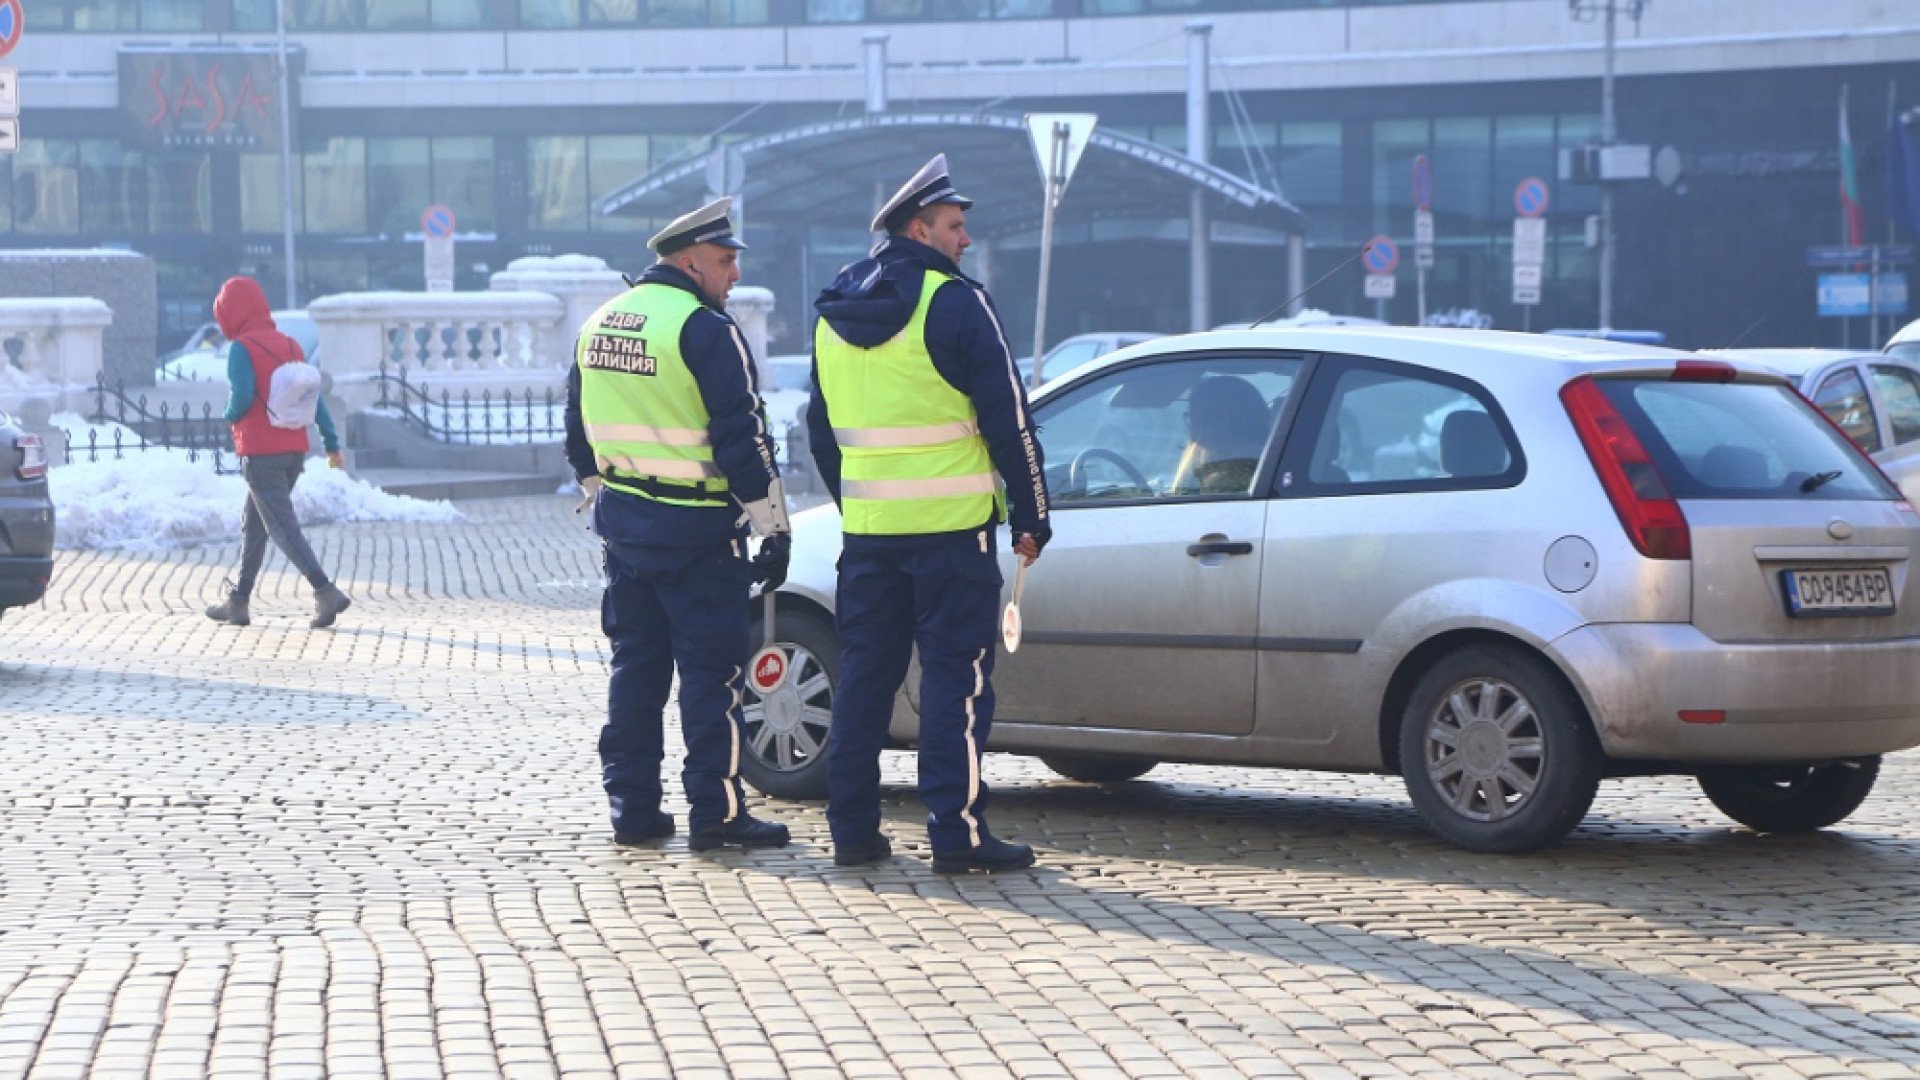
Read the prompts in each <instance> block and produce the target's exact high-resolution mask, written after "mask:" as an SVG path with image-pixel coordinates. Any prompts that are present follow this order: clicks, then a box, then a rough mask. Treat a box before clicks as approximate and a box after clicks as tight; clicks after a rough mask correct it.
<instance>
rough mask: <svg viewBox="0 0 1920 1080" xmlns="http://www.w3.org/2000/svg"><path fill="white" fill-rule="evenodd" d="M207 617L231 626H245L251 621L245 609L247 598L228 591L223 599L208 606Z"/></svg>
mask: <svg viewBox="0 0 1920 1080" xmlns="http://www.w3.org/2000/svg"><path fill="white" fill-rule="evenodd" d="M207 618H209V619H212V620H213V621H214V622H223V623H228V624H230V625H233V626H245V625H247V624H248V623H250V622H252V621H253V620H252V618H251V617H250V613H249V612H248V611H247V598H246V597H244V596H241V595H240V594H239V593H237V592H234V593H228V594H227V598H226V599H225V600H222V601H220V602H219V603H217V604H215V605H213V606H212V607H210V608H208V609H207Z"/></svg>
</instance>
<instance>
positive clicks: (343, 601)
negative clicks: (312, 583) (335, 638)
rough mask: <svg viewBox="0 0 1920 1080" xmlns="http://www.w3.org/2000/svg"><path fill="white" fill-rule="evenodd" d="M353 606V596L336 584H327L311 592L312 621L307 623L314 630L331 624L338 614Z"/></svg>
mask: <svg viewBox="0 0 1920 1080" xmlns="http://www.w3.org/2000/svg"><path fill="white" fill-rule="evenodd" d="M352 606H353V598H352V597H350V596H348V595H347V594H346V593H343V592H341V591H340V587H339V586H338V585H329V586H327V587H326V588H324V589H320V590H317V591H315V592H314V594H313V621H312V622H309V623H308V624H307V625H308V626H311V627H313V628H314V629H315V630H319V629H323V628H325V627H328V626H332V625H333V620H334V619H335V618H337V617H338V616H339V614H340V613H341V612H343V611H345V610H347V609H348V608H350V607H352Z"/></svg>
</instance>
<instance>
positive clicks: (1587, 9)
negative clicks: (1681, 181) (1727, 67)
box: [1567, 0, 1647, 333]
mask: <svg viewBox="0 0 1920 1080" xmlns="http://www.w3.org/2000/svg"><path fill="white" fill-rule="evenodd" d="M1567 6H1568V8H1569V9H1570V10H1571V11H1572V13H1573V17H1574V18H1576V19H1581V20H1585V19H1590V18H1595V17H1598V18H1599V19H1600V20H1601V21H1602V22H1603V23H1604V24H1605V25H1606V47H1605V49H1604V53H1605V60H1604V61H1603V67H1602V74H1601V76H1600V152H1601V154H1602V155H1603V156H1604V155H1605V153H1606V148H1607V147H1609V146H1612V145H1613V144H1614V141H1615V140H1616V139H1618V138H1619V137H1620V132H1619V130H1618V127H1617V125H1616V124H1615V122H1614V110H1613V54H1614V44H1615V42H1616V41H1617V40H1618V37H1619V29H1618V22H1619V16H1620V15H1621V14H1622V13H1624V14H1625V15H1626V16H1627V17H1628V18H1630V19H1632V20H1634V21H1635V22H1636V23H1637V22H1639V21H1640V15H1641V13H1642V12H1643V11H1645V10H1646V7H1647V0H1567ZM1613 263H1614V232H1613V188H1612V187H1611V186H1610V185H1609V184H1608V183H1607V182H1606V181H1605V180H1604V179H1603V180H1601V181H1600V330H1601V332H1602V333H1605V332H1607V331H1609V330H1612V329H1613Z"/></svg>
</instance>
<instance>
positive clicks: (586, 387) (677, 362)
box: [574, 283, 727, 507]
mask: <svg viewBox="0 0 1920 1080" xmlns="http://www.w3.org/2000/svg"><path fill="white" fill-rule="evenodd" d="M701 306H702V305H701V303H700V301H699V299H698V298H697V297H695V296H693V295H692V294H690V293H688V292H686V291H685V290H683V289H676V288H674V287H672V286H670V285H658V284H653V283H646V284H641V285H637V286H635V287H633V288H632V289H629V290H627V291H626V292H624V293H622V294H621V295H619V296H617V297H615V298H613V299H612V300H610V301H608V302H607V303H606V304H604V305H602V306H601V308H600V310H598V311H596V312H594V314H593V317H592V318H591V319H589V320H587V324H586V326H584V327H582V328H581V331H580V339H579V341H578V342H577V343H576V344H575V347H574V362H575V364H577V365H578V367H579V369H580V418H581V421H582V425H583V426H584V427H585V429H586V434H587V441H588V442H589V443H591V444H592V445H593V456H594V460H595V461H596V462H597V463H598V464H599V466H600V471H601V473H602V476H603V478H604V479H605V482H606V485H607V486H608V487H610V488H613V489H614V490H615V491H623V492H626V493H627V494H629V495H637V496H639V497H640V498H643V499H651V500H652V501H654V502H663V503H670V504H673V505H676V506H703V507H711V506H712V505H713V502H712V501H710V500H709V501H701V500H697V499H675V498H666V497H663V496H661V495H658V494H649V493H648V492H646V491H642V490H641V489H639V488H638V487H635V486H634V485H632V484H630V483H622V482H621V479H622V477H621V476H614V475H609V474H615V473H617V474H624V476H625V477H628V478H633V479H637V480H643V481H654V482H662V483H668V484H685V483H688V482H700V481H705V483H704V485H703V486H704V488H705V489H706V490H707V491H708V492H710V493H712V494H715V495H719V496H722V497H724V496H725V495H726V492H727V482H726V478H725V476H724V475H723V474H722V473H721V472H720V467H719V466H718V465H716V464H714V460H713V445H712V444H713V440H712V438H711V437H710V436H709V435H708V433H707V421H708V415H707V407H706V402H705V401H704V400H702V398H701V397H700V384H699V383H698V382H696V381H694V378H693V372H691V371H689V370H688V369H687V364H686V360H685V358H684V357H682V356H681V355H680V332H681V330H683V329H684V328H685V327H686V325H687V320H688V319H689V318H691V317H692V316H693V314H694V312H696V311H698V310H700V308H701Z"/></svg>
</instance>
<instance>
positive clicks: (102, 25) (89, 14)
mask: <svg viewBox="0 0 1920 1080" xmlns="http://www.w3.org/2000/svg"><path fill="white" fill-rule="evenodd" d="M25 6H29V7H30V6H31V5H25ZM67 11H68V17H69V18H71V19H72V20H73V21H72V26H73V28H74V29H75V30H138V29H140V5H139V3H138V2H137V0H68V5H67Z"/></svg>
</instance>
